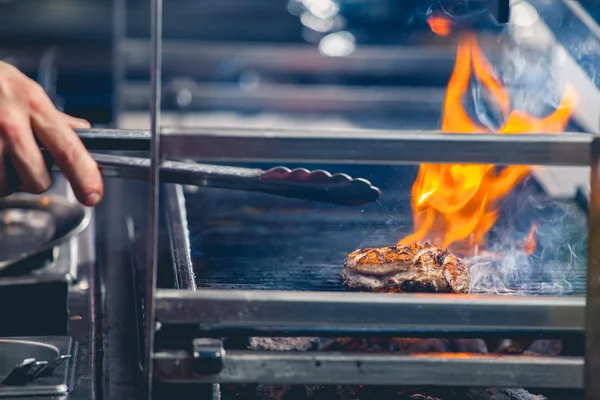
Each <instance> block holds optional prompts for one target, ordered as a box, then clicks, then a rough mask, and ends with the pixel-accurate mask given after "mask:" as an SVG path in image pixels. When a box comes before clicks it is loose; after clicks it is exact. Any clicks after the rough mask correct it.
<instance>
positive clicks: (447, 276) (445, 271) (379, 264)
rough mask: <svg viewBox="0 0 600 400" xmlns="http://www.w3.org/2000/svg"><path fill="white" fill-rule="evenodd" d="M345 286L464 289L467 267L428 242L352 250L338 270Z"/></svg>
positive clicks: (387, 289)
mask: <svg viewBox="0 0 600 400" xmlns="http://www.w3.org/2000/svg"><path fill="white" fill-rule="evenodd" d="M340 276H341V278H342V284H343V285H344V286H345V287H346V288H349V289H357V290H365V291H376V292H406V293H410V292H431V293H468V292H469V269H468V268H467V266H466V265H465V264H464V263H463V262H462V261H461V260H460V259H459V258H458V257H456V256H455V255H454V254H452V253H450V252H449V251H448V250H445V249H442V248H440V247H438V246H434V245H431V244H429V243H425V244H423V245H421V244H411V245H409V246H391V247H380V248H366V249H359V250H355V251H353V252H352V253H350V254H349V255H348V257H346V260H345V261H344V268H343V269H342V272H341V274H340Z"/></svg>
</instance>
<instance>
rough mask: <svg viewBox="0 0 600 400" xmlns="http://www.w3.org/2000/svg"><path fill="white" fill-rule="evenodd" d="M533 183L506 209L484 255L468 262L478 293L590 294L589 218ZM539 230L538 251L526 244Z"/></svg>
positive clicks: (470, 258) (569, 203) (507, 205)
mask: <svg viewBox="0 0 600 400" xmlns="http://www.w3.org/2000/svg"><path fill="white" fill-rule="evenodd" d="M534 183H535V182H534V181H533V180H530V181H529V182H528V184H526V185H524V186H523V187H522V188H520V189H519V190H516V191H515V193H514V195H513V196H512V198H511V199H509V200H508V201H507V203H506V204H504V205H503V208H502V212H501V217H500V219H499V221H498V223H497V224H496V226H494V228H493V229H492V231H491V232H490V233H489V235H488V239H487V247H486V250H485V252H484V253H480V254H477V255H475V256H472V257H469V258H467V259H465V262H466V263H467V265H468V266H469V269H470V287H471V291H472V292H473V293H481V294H511V295H536V294H538V295H539V294H544V295H566V294H581V293H582V292H583V291H584V290H585V271H586V248H587V220H586V217H585V214H584V213H583V212H582V211H581V209H579V208H578V206H577V205H576V204H574V203H572V202H569V201H561V200H556V199H552V198H550V197H549V196H547V195H546V194H542V193H539V192H538V193H533V192H534V190H533V189H534V188H533V187H534V186H535V185H534ZM534 223H535V225H536V226H537V229H536V231H535V239H536V243H537V248H536V251H535V252H534V253H533V254H527V253H526V252H525V251H524V249H523V241H524V240H525V238H526V237H527V235H528V234H529V231H530V229H531V225H532V224H534Z"/></svg>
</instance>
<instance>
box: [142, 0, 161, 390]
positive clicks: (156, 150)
mask: <svg viewBox="0 0 600 400" xmlns="http://www.w3.org/2000/svg"><path fill="white" fill-rule="evenodd" d="M162 6H163V3H162V0H151V3H150V37H151V42H152V58H151V62H150V77H151V78H150V87H151V93H152V97H151V98H152V101H151V103H150V135H151V140H150V193H149V204H150V209H149V215H148V221H149V224H150V225H149V227H148V229H149V234H148V254H149V257H148V267H147V270H146V281H147V283H146V301H145V303H144V313H145V322H144V324H145V326H144V329H145V334H144V339H145V341H146V347H145V359H144V386H145V389H146V394H147V396H148V399H150V398H152V368H153V363H152V357H153V355H154V329H155V326H154V307H155V299H154V298H155V292H156V276H157V268H158V265H157V263H158V224H159V212H160V211H159V210H160V207H159V199H160V165H161V162H162V156H161V147H160V144H161V143H160V136H161V135H160V112H161V82H162V36H163V31H162V28H163V26H162V23H163V7H162Z"/></svg>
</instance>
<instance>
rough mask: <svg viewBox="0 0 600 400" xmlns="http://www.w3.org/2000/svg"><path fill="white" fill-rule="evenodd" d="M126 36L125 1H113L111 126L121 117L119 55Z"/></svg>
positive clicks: (122, 69) (122, 76)
mask: <svg viewBox="0 0 600 400" xmlns="http://www.w3.org/2000/svg"><path fill="white" fill-rule="evenodd" d="M126 36H127V0H113V63H112V64H113V109H112V118H111V120H112V126H113V127H115V128H117V127H118V121H119V116H120V115H121V88H122V87H123V85H124V84H125V65H124V63H123V56H122V54H121V52H122V47H123V41H124V40H125V39H126Z"/></svg>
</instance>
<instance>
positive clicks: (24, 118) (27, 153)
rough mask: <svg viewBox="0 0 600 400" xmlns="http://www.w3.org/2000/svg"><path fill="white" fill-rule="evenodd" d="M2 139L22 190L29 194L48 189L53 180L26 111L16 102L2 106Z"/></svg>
mask: <svg viewBox="0 0 600 400" xmlns="http://www.w3.org/2000/svg"><path fill="white" fill-rule="evenodd" d="M0 137H2V139H3V143H4V146H5V151H6V152H7V153H8V154H9V156H10V159H11V161H12V164H13V167H14V169H15V170H16V172H17V174H18V176H19V179H20V181H21V187H20V188H19V189H21V190H23V191H26V192H30V193H43V192H45V191H46V190H48V189H49V188H50V184H51V183H52V180H51V179H50V174H49V173H48V170H47V169H46V164H45V162H44V159H43V157H42V153H41V151H40V148H39V147H38V145H37V143H36V141H35V138H34V136H33V132H32V130H31V125H30V122H29V116H28V114H27V110H25V109H23V108H22V107H19V106H18V105H16V104H14V103H8V102H3V103H0ZM5 175H6V174H5Z"/></svg>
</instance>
